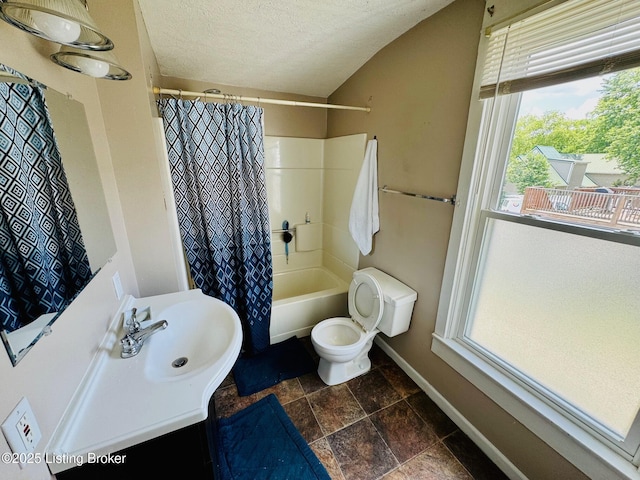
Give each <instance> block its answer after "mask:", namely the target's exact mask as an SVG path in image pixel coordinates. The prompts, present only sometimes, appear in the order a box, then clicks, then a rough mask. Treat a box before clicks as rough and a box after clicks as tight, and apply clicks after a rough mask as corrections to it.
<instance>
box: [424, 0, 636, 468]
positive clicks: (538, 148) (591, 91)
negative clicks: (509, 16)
mask: <svg viewBox="0 0 640 480" xmlns="http://www.w3.org/2000/svg"><path fill="white" fill-rule="evenodd" d="M488 33H490V35H489V36H488V39H486V40H484V41H483V42H482V44H481V55H480V58H482V59H484V62H479V68H480V71H479V72H478V76H479V77H478V78H480V79H481V80H480V82H479V85H480V87H479V92H478V98H479V99H480V100H479V101H478V102H477V108H478V110H479V114H478V122H477V127H476V128H475V129H474V128H468V133H467V135H468V136H469V135H474V138H472V139H469V138H467V145H473V148H468V147H467V148H466V149H465V159H464V160H463V168H462V173H461V179H460V186H459V192H458V194H459V198H460V197H462V198H466V202H464V203H463V205H464V207H462V208H461V207H458V209H457V211H456V214H455V218H454V227H453V228H454V231H453V232H452V243H451V245H450V248H449V256H448V258H447V268H446V272H445V282H444V285H443V293H442V296H441V302H440V307H439V312H438V322H437V326H436V332H435V334H434V342H433V347H432V348H433V350H434V352H435V353H436V354H438V355H440V356H441V357H442V358H443V359H445V360H446V361H447V362H449V363H450V364H451V365H452V366H453V367H454V368H456V369H457V370H458V371H459V372H461V373H462V374H463V375H465V376H466V377H467V378H468V379H469V380H470V381H471V382H472V383H474V384H476V386H478V388H480V389H481V390H483V391H484V392H485V393H487V394H488V395H489V396H490V397H492V398H494V400H496V402H497V403H499V404H501V405H502V406H503V407H504V408H505V409H507V410H508V411H510V412H511V413H512V414H513V415H514V416H515V417H516V418H518V419H520V420H521V421H522V422H523V423H524V424H525V425H527V426H528V427H529V428H530V429H531V430H532V431H534V432H536V433H538V435H540V436H541V437H542V438H543V440H545V441H546V442H547V443H549V444H550V445H551V446H553V447H554V448H556V449H557V450H558V451H559V452H560V453H562V454H563V455H565V457H566V458H568V459H569V460H570V461H572V462H573V463H574V464H575V465H576V466H577V467H578V468H582V469H583V470H584V471H585V473H587V474H588V475H592V476H598V475H600V476H602V475H603V472H607V473H606V474H605V475H607V476H608V475H612V472H613V475H618V476H621V477H625V476H627V477H629V476H632V477H633V478H640V474H639V473H638V470H637V468H636V466H637V465H638V464H639V463H640V453H639V452H640V415H639V411H640V355H639V354H638V351H639V348H640V295H638V290H639V289H640V68H638V66H640V48H639V47H638V45H640V2H635V1H629V0H590V1H586V0H568V1H566V2H564V3H561V4H560V5H557V6H554V7H551V8H549V9H547V10H545V11H543V12H541V13H537V14H535V15H532V16H530V17H528V18H526V19H524V20H519V21H518V22H516V23H513V24H511V25H507V26H505V27H503V28H497V29H495V30H494V31H491V32H488ZM572 102H573V103H572ZM472 107H473V106H472ZM470 118H473V115H471V117H470ZM469 125H470V127H472V126H473V125H474V122H473V120H470V123H469ZM476 136H477V140H476V139H475V137H476ZM471 150H472V151H471ZM505 392H507V393H508V394H507V395H505ZM532 411H535V412H536V414H535V416H533V417H532V415H531V412H532ZM567 434H568V435H567ZM568 438H572V439H574V440H572V441H568V440H567V439H568ZM572 442H573V444H575V445H571V443H572ZM585 448H586V449H587V450H588V451H590V452H592V453H593V454H594V455H596V456H597V457H598V458H599V459H600V460H601V465H602V466H601V467H600V466H599V467H594V466H593V462H591V461H589V462H584V461H583V460H584V451H585ZM634 465H635V466H634ZM594 468H596V470H593V469H594ZM598 468H601V470H597V469H598Z"/></svg>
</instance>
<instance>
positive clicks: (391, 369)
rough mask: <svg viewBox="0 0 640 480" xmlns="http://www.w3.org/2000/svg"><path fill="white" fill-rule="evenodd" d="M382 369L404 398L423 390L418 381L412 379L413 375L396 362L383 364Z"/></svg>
mask: <svg viewBox="0 0 640 480" xmlns="http://www.w3.org/2000/svg"><path fill="white" fill-rule="evenodd" d="M380 371H381V372H382V374H383V375H384V377H385V378H386V379H387V380H388V381H389V383H390V384H391V385H392V386H393V388H395V390H396V391H397V392H398V393H399V394H400V395H401V396H402V398H407V397H408V396H409V395H413V394H414V393H418V392H420V391H421V390H420V387H419V386H418V385H417V384H416V382H414V381H413V380H411V377H409V375H407V374H406V373H404V370H402V369H401V368H400V367H399V366H398V365H396V364H395V363H393V364H389V365H382V366H381V367H380Z"/></svg>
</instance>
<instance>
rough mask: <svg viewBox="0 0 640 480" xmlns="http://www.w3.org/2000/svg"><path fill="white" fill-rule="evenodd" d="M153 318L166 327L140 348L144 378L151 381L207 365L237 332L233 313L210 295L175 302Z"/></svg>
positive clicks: (193, 371) (181, 376) (173, 377)
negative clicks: (163, 322)
mask: <svg viewBox="0 0 640 480" xmlns="http://www.w3.org/2000/svg"><path fill="white" fill-rule="evenodd" d="M154 317H155V318H154V321H159V320H166V321H167V322H168V326H167V328H165V329H164V330H162V331H159V332H157V333H155V334H154V335H153V336H151V337H149V338H148V339H147V340H146V342H145V344H144V346H143V347H142V348H143V350H146V355H145V357H146V358H145V361H144V373H145V377H146V378H147V380H149V381H152V382H162V381H172V380H177V379H184V378H185V376H187V375H194V374H196V373H198V372H200V371H202V370H203V369H205V368H209V367H210V366H212V365H213V364H214V363H215V362H217V361H218V359H220V358H221V357H222V355H223V353H224V352H225V350H226V349H227V348H228V346H229V345H230V344H231V343H232V340H233V336H234V335H235V334H237V331H238V325H237V316H236V314H235V312H234V311H233V310H232V309H231V307H229V306H228V305H227V304H225V303H223V302H221V301H220V300H217V299H215V298H212V297H204V296H203V297H202V298H200V299H197V300H189V301H184V302H180V303H176V304H175V305H172V306H170V307H168V308H165V309H164V310H162V311H160V312H158V313H155V315H154ZM144 326H146V325H144V324H143V327H144Z"/></svg>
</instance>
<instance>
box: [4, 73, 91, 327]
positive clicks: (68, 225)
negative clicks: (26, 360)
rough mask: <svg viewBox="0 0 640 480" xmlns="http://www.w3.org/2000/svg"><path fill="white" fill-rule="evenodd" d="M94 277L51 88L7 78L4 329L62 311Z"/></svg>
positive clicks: (5, 97) (5, 113)
mask: <svg viewBox="0 0 640 480" xmlns="http://www.w3.org/2000/svg"><path fill="white" fill-rule="evenodd" d="M0 71H8V72H10V73H12V74H14V75H16V76H19V77H21V78H22V79H23V80H27V81H28V79H26V78H25V77H23V76H22V75H20V74H18V73H17V72H15V71H14V70H11V69H10V68H8V67H6V66H4V65H0ZM90 279H91V267H90V266H89V259H88V257H87V252H86V250H85V247H84V242H83V240H82V235H81V233H80V226H79V224H78V218H77V215H76V210H75V206H74V203H73V200H72V198H71V192H70V191H69V185H68V183H67V178H66V175H65V172H64V168H63V166H62V158H61V157H60V153H59V151H58V147H57V144H56V141H55V136H54V133H53V127H52V125H51V120H50V117H49V113H48V110H47V108H46V104H45V98H44V90H43V88H42V87H40V86H39V85H31V84H20V83H0V330H2V329H4V330H6V331H7V332H11V331H13V330H15V329H17V328H20V327H21V326H24V325H26V324H28V323H30V322H31V321H33V320H35V319H36V318H38V317H39V316H40V315H42V314H45V313H54V312H58V311H60V309H61V308H63V307H64V306H65V305H66V304H67V303H68V302H70V301H71V300H72V299H73V298H74V297H75V295H77V293H78V292H79V291H80V290H81V289H82V288H83V287H84V286H85V285H86V284H87V282H88V281H89V280H90Z"/></svg>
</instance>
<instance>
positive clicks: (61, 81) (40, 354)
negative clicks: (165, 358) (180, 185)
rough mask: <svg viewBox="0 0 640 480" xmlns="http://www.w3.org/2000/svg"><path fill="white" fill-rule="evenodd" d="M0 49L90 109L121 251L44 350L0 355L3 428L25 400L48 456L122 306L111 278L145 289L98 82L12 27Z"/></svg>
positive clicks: (1, 444)
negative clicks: (59, 62) (15, 359)
mask: <svg viewBox="0 0 640 480" xmlns="http://www.w3.org/2000/svg"><path fill="white" fill-rule="evenodd" d="M0 45H2V46H3V48H2V49H0V62H2V63H4V64H6V65H9V66H10V67H12V68H15V69H16V70H19V71H21V72H23V73H24V74H26V75H28V76H30V77H32V78H35V79H37V80H39V81H41V82H43V83H45V84H46V85H48V86H50V87H52V88H54V89H56V90H58V91H59V92H62V93H65V94H69V95H71V96H72V97H73V98H74V99H75V100H78V101H79V102H81V103H82V104H83V105H84V108H85V112H86V115H87V119H88V122H89V130H90V134H91V138H92V141H93V146H94V149H95V153H96V160H97V162H98V170H99V172H100V176H101V179H102V185H103V188H104V191H105V196H106V200H107V207H108V211H109V216H110V219H111V224H112V227H113V231H114V236H115V241H116V246H117V249H118V253H117V254H116V255H115V256H114V257H113V258H112V259H111V262H110V263H108V264H107V265H106V266H105V267H104V268H103V269H102V270H101V271H100V272H99V273H98V274H97V276H96V277H95V278H94V279H93V280H92V282H91V283H90V284H89V286H88V287H87V288H86V289H85V290H84V291H83V292H82V293H81V294H80V295H79V296H78V298H77V299H76V300H75V301H74V303H73V304H72V305H71V307H70V308H68V309H67V310H66V311H65V312H64V313H63V314H62V316H61V317H60V318H59V319H58V320H57V321H56V323H55V324H54V325H53V333H52V334H51V335H50V336H48V337H44V338H43V339H42V340H41V341H40V342H38V343H37V344H36V345H35V347H34V348H33V349H32V350H31V351H30V352H29V353H28V354H27V355H26V357H25V358H24V359H23V360H22V361H21V362H20V363H19V364H18V365H17V366H15V367H13V366H12V365H11V362H10V361H9V357H8V356H7V355H6V354H5V353H4V352H0V379H2V380H1V381H2V394H1V395H0V421H3V420H4V419H5V417H6V416H7V415H8V414H9V413H10V411H11V410H12V409H13V408H14V407H15V405H16V404H17V403H18V402H19V400H20V399H21V398H22V397H23V396H25V397H27V399H28V400H29V403H30V404H31V407H32V408H33V411H34V414H35V417H36V420H37V422H38V424H39V426H40V429H41V430H42V435H43V437H42V440H41V441H40V443H39V445H38V447H37V449H38V450H39V451H43V449H44V446H45V445H46V443H47V441H48V440H49V438H50V437H51V434H52V432H53V430H54V429H55V427H56V425H57V423H58V420H59V419H60V417H61V416H62V413H63V412H64V410H65V408H66V407H67V404H68V402H69V400H70V399H71V396H72V395H73V393H74V391H75V389H76V387H77V386H78V384H79V383H80V379H81V378H82V376H83V374H84V372H85V370H86V369H87V367H88V365H89V362H90V360H91V358H92V356H93V354H94V352H95V351H96V349H97V348H98V345H99V342H100V340H101V339H102V337H103V336H104V333H105V332H106V329H107V326H108V323H109V322H110V320H111V318H112V315H113V314H114V313H115V312H116V310H117V308H118V306H119V301H118V300H117V299H116V298H115V294H114V289H113V286H112V283H111V277H112V275H113V274H114V273H115V272H116V271H118V272H119V273H120V277H121V279H122V283H123V287H124V290H125V292H126V293H131V294H137V291H138V290H137V288H138V287H137V282H136V279H135V275H134V272H133V263H132V260H131V252H130V250H129V242H128V238H127V232H126V229H125V226H124V221H123V215H122V210H121V208H120V199H119V194H118V189H117V185H116V182H115V178H114V172H113V167H112V159H111V152H110V150H109V145H108V140H107V128H106V126H105V123H104V120H103V116H102V108H101V105H100V99H99V96H98V92H97V87H96V80H94V79H92V78H90V77H87V76H84V75H80V74H77V73H74V72H71V71H69V70H65V69H63V68H60V67H58V66H56V65H54V64H53V63H52V62H51V61H50V60H49V55H50V54H51V53H53V52H54V51H57V47H56V46H55V45H53V44H51V43H49V42H46V41H44V40H41V39H38V38H36V37H33V36H31V35H28V34H27V33H24V32H21V31H20V30H18V29H16V28H14V27H12V26H10V25H9V24H7V23H5V22H0ZM8 451H9V446H8V444H7V443H6V441H5V438H4V436H2V435H0V452H8ZM0 478H2V479H3V480H23V479H24V480H40V479H49V478H50V473H49V470H48V468H47V466H46V465H45V464H42V463H40V464H32V465H28V466H27V467H26V468H25V469H22V470H21V469H20V467H19V466H18V465H16V464H7V463H3V462H0Z"/></svg>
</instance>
